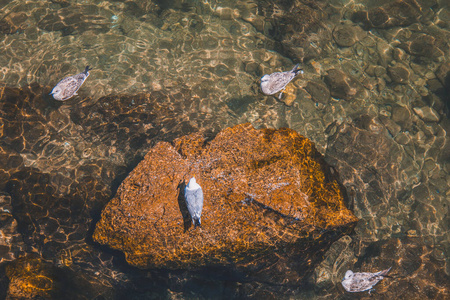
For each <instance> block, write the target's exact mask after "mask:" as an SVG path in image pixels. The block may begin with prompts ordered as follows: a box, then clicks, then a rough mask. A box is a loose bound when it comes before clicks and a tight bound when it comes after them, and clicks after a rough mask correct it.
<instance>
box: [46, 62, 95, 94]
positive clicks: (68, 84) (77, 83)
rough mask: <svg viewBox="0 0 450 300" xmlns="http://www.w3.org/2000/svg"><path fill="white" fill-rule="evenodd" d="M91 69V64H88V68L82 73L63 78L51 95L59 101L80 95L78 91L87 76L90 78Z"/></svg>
mask: <svg viewBox="0 0 450 300" xmlns="http://www.w3.org/2000/svg"><path fill="white" fill-rule="evenodd" d="M90 70H92V69H90V68H89V66H86V69H84V71H83V72H81V73H80V74H77V75H73V76H69V77H66V78H64V79H62V80H61V81H60V82H58V83H57V84H56V86H55V87H54V88H53V90H52V92H51V93H50V95H52V96H53V98H55V100H59V101H65V100H68V99H70V98H72V97H73V96H75V95H78V94H77V91H78V89H79V88H80V87H81V85H82V84H83V82H84V81H85V80H86V78H88V76H89V71H90Z"/></svg>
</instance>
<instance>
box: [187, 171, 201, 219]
mask: <svg viewBox="0 0 450 300" xmlns="http://www.w3.org/2000/svg"><path fill="white" fill-rule="evenodd" d="M184 198H185V199H186V205H187V208H188V210H189V214H190V215H191V218H192V223H193V224H194V228H195V227H197V226H200V217H201V216H202V209H203V191H202V188H201V186H200V185H199V184H198V183H197V182H196V180H195V177H192V178H191V179H190V180H189V183H188V184H187V186H186V188H185V189H184Z"/></svg>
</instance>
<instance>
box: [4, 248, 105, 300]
mask: <svg viewBox="0 0 450 300" xmlns="http://www.w3.org/2000/svg"><path fill="white" fill-rule="evenodd" d="M6 276H7V277H8V280H9V286H8V291H7V295H6V299H64V300H70V299H98V298H96V297H98V296H99V295H101V297H102V298H103V297H105V298H107V299H111V297H112V293H111V291H110V290H109V288H108V287H106V288H105V287H104V286H102V285H101V284H99V283H98V282H97V280H98V278H96V277H95V278H94V277H92V276H91V275H86V274H81V273H76V272H74V271H73V270H71V269H70V268H67V267H56V266H54V265H53V264H51V263H49V262H46V261H44V260H42V259H41V258H40V257H38V256H37V255H34V254H31V255H28V256H24V257H21V258H18V259H16V260H14V261H13V262H11V263H10V264H8V265H7V266H6ZM80 291H82V293H80ZM81 294H82V295H83V296H81Z"/></svg>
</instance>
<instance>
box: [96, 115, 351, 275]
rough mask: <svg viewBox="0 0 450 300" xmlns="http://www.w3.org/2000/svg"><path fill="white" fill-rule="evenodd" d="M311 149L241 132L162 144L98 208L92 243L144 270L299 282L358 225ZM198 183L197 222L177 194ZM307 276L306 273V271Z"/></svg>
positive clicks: (293, 135) (269, 133) (270, 134)
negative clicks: (224, 272) (226, 271)
mask: <svg viewBox="0 0 450 300" xmlns="http://www.w3.org/2000/svg"><path fill="white" fill-rule="evenodd" d="M331 174H332V172H331V171H330V168H329V167H328V166H327V165H326V164H325V162H324V161H323V158H322V156H321V154H320V153H318V152H317V150H316V149H315V147H314V144H313V143H312V142H311V141H309V140H308V139H306V138H305V137H302V136H301V135H299V134H298V133H297V132H295V131H294V130H291V129H279V130H273V129H261V130H257V129H255V128H253V127H252V126H251V125H250V124H242V125H237V126H234V127H232V128H228V129H225V130H223V131H222V132H220V133H219V134H218V135H217V136H216V137H215V138H214V139H213V140H212V141H209V142H206V141H205V138H204V137H203V136H202V135H200V134H193V135H189V136H185V137H182V138H180V139H177V140H175V141H174V143H173V145H172V144H170V143H167V142H160V143H158V144H157V145H156V146H155V147H153V148H152V149H151V150H150V151H149V152H148V153H147V155H146V156H145V158H144V160H143V161H142V162H141V163H140V164H139V165H138V166H137V167H136V168H135V169H134V170H133V171H132V172H131V173H130V175H129V176H128V177H127V178H126V179H125V180H124V182H123V183H122V185H121V186H120V187H119V189H118V191H117V194H116V196H115V198H114V199H112V200H111V201H110V202H109V203H108V205H107V206H106V207H105V208H104V210H103V212H102V215H101V220H100V221H99V222H98V224H97V225H96V229H95V232H94V235H93V239H94V240H95V241H96V242H98V243H101V244H106V245H109V246H110V247H111V248H114V249H119V250H121V251H123V252H124V253H125V255H126V259H127V261H128V263H130V264H131V265H134V266H137V267H140V268H176V269H184V268H187V269H192V268H201V267H210V266H216V267H217V266H224V267H227V266H228V267H230V266H232V267H233V270H234V271H236V272H238V273H239V274H240V276H244V277H249V278H257V279H258V278H259V279H261V280H269V281H271V282H277V283H293V284H294V283H295V282H298V281H299V280H301V279H302V278H303V276H304V275H305V274H307V273H308V272H307V271H310V269H311V268H313V266H314V265H315V264H316V263H317V262H319V261H320V259H321V257H320V256H321V254H322V252H323V251H325V250H326V249H327V248H328V246H329V245H330V244H331V242H333V241H334V240H336V239H337V238H339V237H340V236H341V235H342V234H345V233H348V232H349V231H351V230H352V229H353V227H354V225H355V224H356V221H357V218H356V217H355V216H354V215H353V214H352V212H351V211H350V210H348V209H347V208H346V207H345V205H344V198H343V192H342V190H341V187H340V185H339V184H338V182H337V181H336V179H335V178H334V177H333V176H332V175H331ZM192 176H195V178H196V179H197V182H198V183H199V184H200V185H201V186H202V189H203V193H204V206H203V213H202V225H201V227H200V228H195V229H194V227H193V226H192V223H191V220H190V216H189V214H188V212H187V208H186V204H185V202H184V198H183V194H182V192H181V193H180V191H183V190H184V186H185V183H187V181H188V180H189V178H190V177H192ZM305 271H306V272H305Z"/></svg>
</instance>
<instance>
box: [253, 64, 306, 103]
mask: <svg viewBox="0 0 450 300" xmlns="http://www.w3.org/2000/svg"><path fill="white" fill-rule="evenodd" d="M298 66H299V64H296V65H295V67H294V68H293V69H292V70H290V71H286V72H275V73H272V74H270V75H267V74H266V75H264V76H263V77H261V90H262V91H263V93H264V94H266V95H273V94H276V93H278V92H279V91H281V92H280V95H279V96H278V98H279V99H281V95H283V91H284V88H285V87H286V85H287V84H288V83H289V82H291V81H292V79H294V78H295V76H297V75H298V74H299V73H300V74H303V70H302V69H299V68H298Z"/></svg>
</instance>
